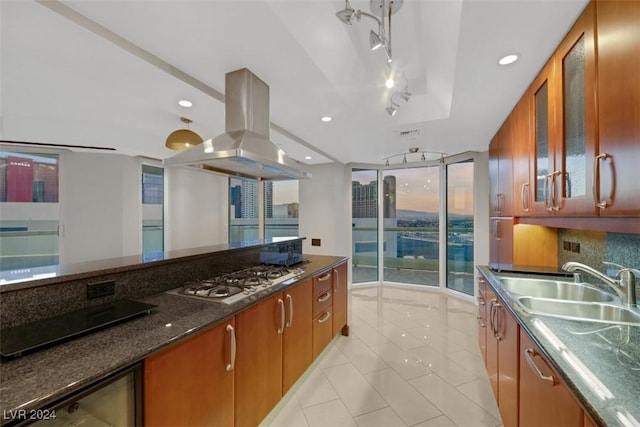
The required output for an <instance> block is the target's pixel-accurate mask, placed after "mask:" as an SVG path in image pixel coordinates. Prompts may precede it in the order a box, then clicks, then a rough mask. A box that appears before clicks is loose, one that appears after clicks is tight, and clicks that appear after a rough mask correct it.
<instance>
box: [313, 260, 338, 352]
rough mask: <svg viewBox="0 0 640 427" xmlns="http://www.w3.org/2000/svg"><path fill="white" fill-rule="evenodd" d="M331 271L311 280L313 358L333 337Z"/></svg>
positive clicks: (332, 275)
mask: <svg viewBox="0 0 640 427" xmlns="http://www.w3.org/2000/svg"><path fill="white" fill-rule="evenodd" d="M333 279H334V273H333V270H330V271H327V272H326V273H323V274H320V275H318V276H315V277H314V278H313V345H312V347H313V348H312V352H313V358H314V359H315V358H316V357H318V355H319V354H320V353H322V350H324V348H325V347H326V346H327V344H329V342H331V338H332V337H333V319H332V318H331V316H332V315H333V304H332V293H333Z"/></svg>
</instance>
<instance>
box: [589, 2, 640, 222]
mask: <svg viewBox="0 0 640 427" xmlns="http://www.w3.org/2000/svg"><path fill="white" fill-rule="evenodd" d="M596 7H597V26H598V127H599V142H598V143H599V150H598V153H599V156H600V157H599V158H598V159H597V161H598V164H597V165H595V166H596V168H597V172H598V174H599V175H600V177H599V178H600V182H599V185H598V186H597V188H596V191H597V194H596V197H594V200H595V201H596V202H598V203H599V204H600V206H601V208H599V211H600V215H602V216H621V215H626V216H640V196H639V194H640V182H639V181H638V179H637V178H636V174H637V170H638V159H640V143H639V141H640V79H639V78H638V76H639V75H640V25H638V22H640V2H638V1H599V2H597V3H596ZM605 153H606V156H605ZM597 184H598V183H597Z"/></svg>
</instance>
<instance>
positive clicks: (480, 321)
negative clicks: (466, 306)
mask: <svg viewBox="0 0 640 427" xmlns="http://www.w3.org/2000/svg"><path fill="white" fill-rule="evenodd" d="M476 319H478V324H479V325H480V327H481V328H484V327H486V326H487V325H485V324H484V322H483V321H482V316H480V315H477V316H476Z"/></svg>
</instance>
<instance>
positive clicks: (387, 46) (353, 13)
mask: <svg viewBox="0 0 640 427" xmlns="http://www.w3.org/2000/svg"><path fill="white" fill-rule="evenodd" d="M369 4H370V8H371V12H372V13H367V12H363V11H362V10H360V9H357V10H356V9H354V8H353V7H351V4H350V3H349V0H345V2H344V9H342V10H339V11H338V12H336V16H337V17H338V19H339V20H340V21H342V22H343V23H344V24H346V25H353V21H354V20H355V21H360V19H361V18H362V17H363V16H365V17H367V18H370V19H372V20H374V21H375V22H376V23H377V24H378V32H375V31H374V30H370V31H369V47H370V48H371V50H372V51H373V50H378V49H380V48H382V49H383V51H384V53H385V56H386V58H387V63H388V64H391V63H392V62H393V57H392V55H391V16H392V15H393V14H394V13H396V12H397V11H398V10H400V8H401V7H402V5H403V4H404V0H370V2H369ZM385 86H386V87H387V88H389V89H391V88H393V86H394V81H393V79H392V78H391V77H389V78H388V79H387V80H386V81H385ZM399 95H400V97H401V98H402V99H403V100H405V101H408V100H409V98H410V97H411V93H410V92H409V91H408V90H407V88H406V87H405V89H404V90H403V92H400V93H399ZM392 104H393V102H390V105H389V107H387V108H386V111H387V112H388V113H389V114H390V115H392V116H393V115H394V114H395V112H396V109H395V108H393V105H392ZM396 107H397V105H396Z"/></svg>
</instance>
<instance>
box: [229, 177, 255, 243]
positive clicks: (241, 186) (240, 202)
mask: <svg viewBox="0 0 640 427" xmlns="http://www.w3.org/2000/svg"><path fill="white" fill-rule="evenodd" d="M257 239H258V181H256V180H253V179H242V178H229V243H239V242H243V241H249V240H257Z"/></svg>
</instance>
